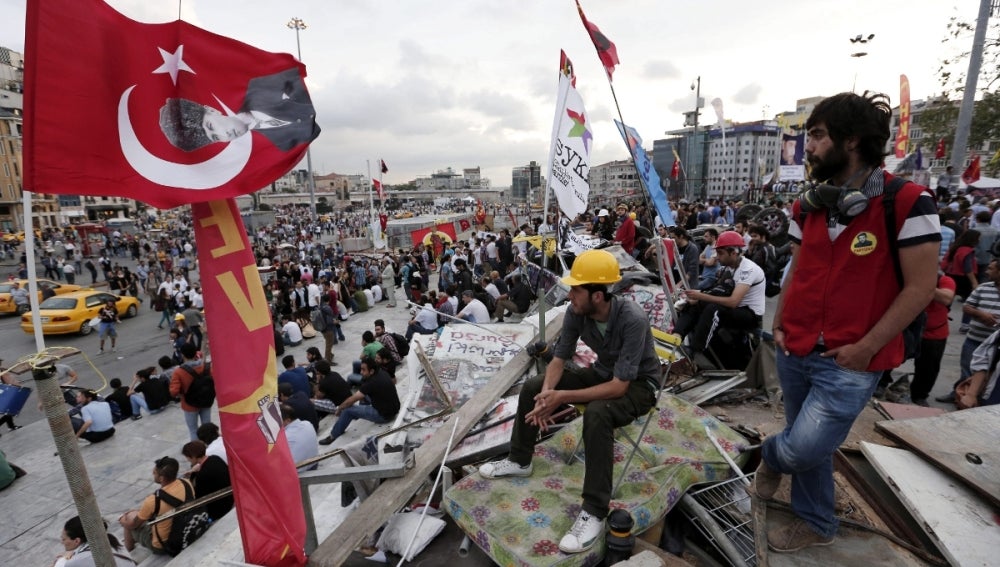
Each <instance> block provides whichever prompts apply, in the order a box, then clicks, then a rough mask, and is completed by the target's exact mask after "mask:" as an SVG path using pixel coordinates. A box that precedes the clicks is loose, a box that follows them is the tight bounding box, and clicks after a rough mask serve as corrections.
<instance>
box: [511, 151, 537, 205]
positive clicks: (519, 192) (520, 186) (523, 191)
mask: <svg viewBox="0 0 1000 567" xmlns="http://www.w3.org/2000/svg"><path fill="white" fill-rule="evenodd" d="M543 189H544V185H543V184H542V166H541V165H539V164H538V162H536V161H532V162H530V163H528V165H522V166H518V167H515V168H513V169H512V170H511V178H510V199H511V201H512V202H515V203H528V202H535V201H538V200H539V198H540V197H541V195H542V191H543Z"/></svg>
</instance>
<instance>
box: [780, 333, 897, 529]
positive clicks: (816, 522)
mask: <svg viewBox="0 0 1000 567" xmlns="http://www.w3.org/2000/svg"><path fill="white" fill-rule="evenodd" d="M777 363H778V377H779V379H780V380H781V388H782V393H783V395H784V400H785V429H784V431H782V432H781V433H779V434H778V435H774V436H772V437H768V438H767V439H766V440H765V441H764V447H763V449H762V456H763V458H764V460H765V461H766V462H767V466H769V467H770V468H771V469H772V470H774V471H777V472H780V473H782V474H790V475H792V510H793V511H794V512H795V515H796V516H798V517H799V518H802V519H803V520H805V521H806V522H808V523H809V525H810V526H811V527H812V529H813V530H814V531H816V533H818V534H820V535H822V536H824V537H832V536H833V535H835V534H836V533H837V519H836V517H835V516H834V507H833V506H834V494H833V453H834V451H836V450H837V447H839V446H840V444H841V443H843V442H844V439H846V438H847V434H848V433H849V432H850V430H851V425H852V424H853V423H854V420H855V419H856V418H857V417H858V414H860V413H861V410H863V409H864V407H865V404H866V403H868V400H869V399H871V397H872V394H873V393H874V392H875V387H876V386H878V381H879V378H880V377H881V376H882V372H881V371H877V372H859V371H855V370H848V369H846V368H843V367H841V366H838V365H837V363H836V362H835V361H834V359H833V358H832V357H831V358H824V357H821V356H820V355H819V353H816V352H813V353H810V354H808V355H807V356H804V357H802V356H794V355H790V356H786V355H785V354H784V353H783V352H782V351H781V350H780V349H779V350H778V352H777Z"/></svg>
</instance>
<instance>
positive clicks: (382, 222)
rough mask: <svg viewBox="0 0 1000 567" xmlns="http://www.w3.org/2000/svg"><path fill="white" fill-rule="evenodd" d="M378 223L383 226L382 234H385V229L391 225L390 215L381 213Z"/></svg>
mask: <svg viewBox="0 0 1000 567" xmlns="http://www.w3.org/2000/svg"><path fill="white" fill-rule="evenodd" d="M378 223H379V224H380V225H382V232H385V227H386V226H388V225H389V215H387V214H385V213H379V215H378Z"/></svg>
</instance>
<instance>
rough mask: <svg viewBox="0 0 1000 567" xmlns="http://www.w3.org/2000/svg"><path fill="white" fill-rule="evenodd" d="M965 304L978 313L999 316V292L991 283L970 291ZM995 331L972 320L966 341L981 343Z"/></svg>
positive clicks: (974, 319) (976, 320)
mask: <svg viewBox="0 0 1000 567" xmlns="http://www.w3.org/2000/svg"><path fill="white" fill-rule="evenodd" d="M965 304H966V305H968V306H969V307H974V308H976V309H979V310H980V311H986V312H987V313H993V314H994V315H997V316H1000V290H998V289H997V286H996V284H995V283H993V282H986V283H984V284H982V285H980V286H979V287H977V288H976V289H974V290H972V293H970V294H969V298H968V299H966V300H965ZM993 331H996V329H995V328H993V327H987V326H986V325H984V324H982V323H981V322H980V321H979V320H978V319H976V318H974V317H973V319H972V321H970V322H969V334H968V335H966V339H967V340H970V341H976V342H979V343H981V342H983V341H985V340H986V339H987V338H988V337H989V336H990V334H992V333H993Z"/></svg>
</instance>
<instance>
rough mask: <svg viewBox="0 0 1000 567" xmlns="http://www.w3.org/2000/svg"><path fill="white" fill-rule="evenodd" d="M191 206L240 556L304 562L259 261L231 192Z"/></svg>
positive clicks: (296, 494) (276, 563)
mask: <svg viewBox="0 0 1000 567" xmlns="http://www.w3.org/2000/svg"><path fill="white" fill-rule="evenodd" d="M191 208H192V211H193V213H194V228H195V240H196V241H197V242H198V265H199V269H200V277H201V284H202V289H203V290H204V296H205V316H206V326H207V329H208V332H209V333H210V334H209V337H210V340H211V343H210V344H211V352H212V374H213V377H214V378H215V391H216V396H217V400H218V403H219V416H220V419H221V421H222V432H223V440H224V442H225V444H226V451H227V454H228V455H229V471H230V474H231V476H232V480H233V495H234V496H235V498H236V513H237V515H238V519H239V524H240V535H241V536H242V538H243V550H244V554H245V560H246V562H247V563H253V564H256V565H267V566H269V567H275V566H298V565H304V564H305V551H304V545H305V533H306V527H305V516H304V515H303V509H302V499H301V497H300V492H299V481H298V474H297V473H296V469H295V463H294V462H293V461H292V455H291V452H290V451H289V448H288V441H287V439H286V438H285V435H284V434H283V429H282V421H281V413H280V411H279V409H278V408H279V406H278V400H277V390H278V375H277V370H276V369H277V365H276V362H275V354H274V331H273V329H272V322H271V313H270V311H269V309H268V305H267V299H266V298H265V297H264V288H263V287H262V285H261V282H260V276H259V275H258V272H257V264H256V261H255V260H254V256H253V253H252V252H251V249H250V243H249V242H248V240H247V233H246V230H245V229H244V227H243V220H242V219H241V218H240V212H239V208H238V207H237V206H236V201H235V200H233V199H224V200H217V201H209V202H207V203H196V204H194V205H192V207H191Z"/></svg>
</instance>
